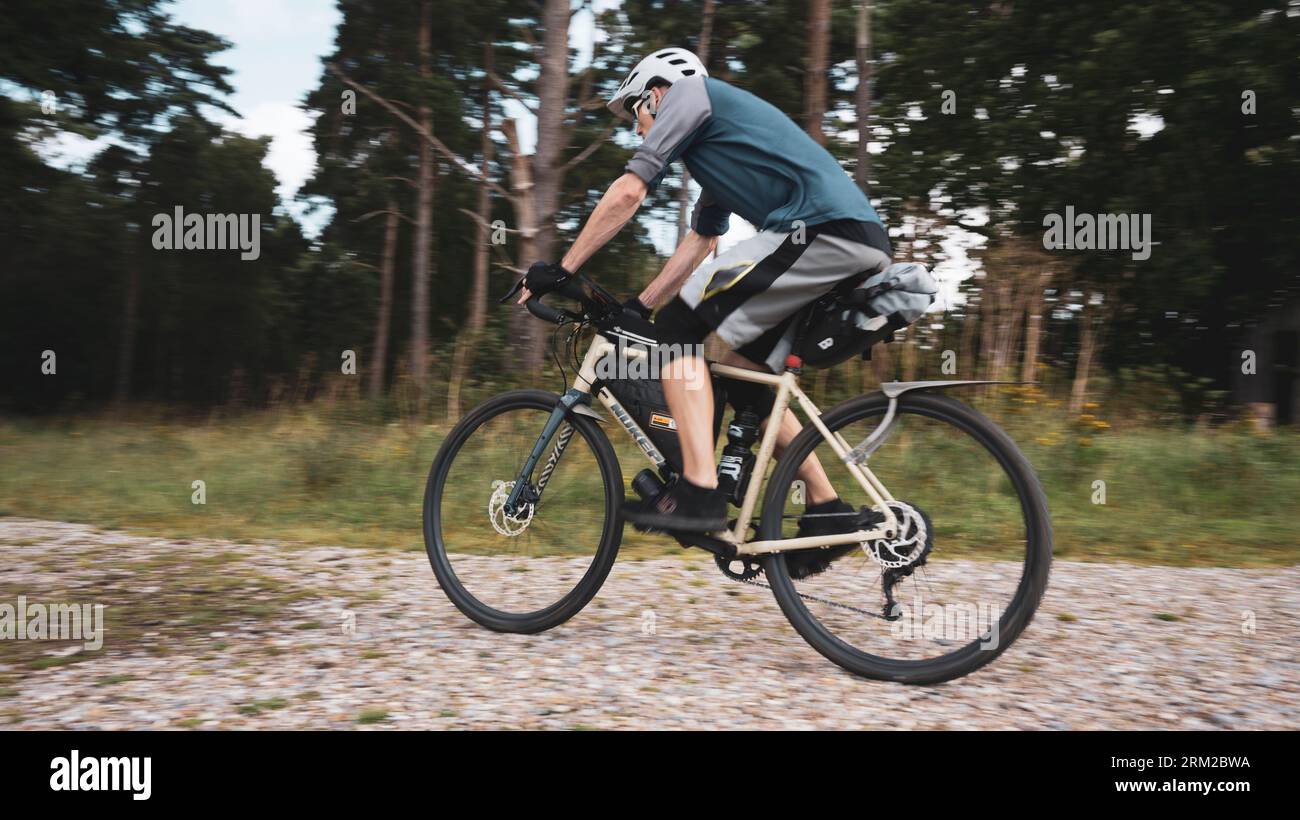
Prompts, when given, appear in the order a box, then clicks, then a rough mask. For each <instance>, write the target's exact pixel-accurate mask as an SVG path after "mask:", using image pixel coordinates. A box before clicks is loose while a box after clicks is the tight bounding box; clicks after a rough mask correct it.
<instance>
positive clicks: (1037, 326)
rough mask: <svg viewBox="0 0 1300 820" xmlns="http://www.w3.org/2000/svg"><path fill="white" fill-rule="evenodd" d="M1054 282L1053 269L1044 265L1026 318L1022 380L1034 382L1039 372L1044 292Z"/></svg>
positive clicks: (1036, 280) (1030, 298)
mask: <svg viewBox="0 0 1300 820" xmlns="http://www.w3.org/2000/svg"><path fill="white" fill-rule="evenodd" d="M1051 281H1052V269H1051V267H1049V266H1048V265H1044V266H1043V268H1042V270H1041V271H1040V272H1039V274H1038V276H1037V277H1036V278H1035V285H1034V291H1033V293H1031V294H1030V295H1029V309H1028V311H1027V314H1028V315H1027V316H1026V317H1025V359H1024V365H1023V367H1022V368H1021V376H1020V378H1021V379H1023V380H1024V381H1027V382H1032V381H1033V380H1034V377H1035V376H1036V375H1037V370H1038V346H1039V342H1040V340H1041V338H1042V335H1043V298H1044V294H1043V291H1045V290H1046V289H1047V286H1048V284H1050V283H1051Z"/></svg>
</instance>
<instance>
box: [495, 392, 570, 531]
mask: <svg viewBox="0 0 1300 820" xmlns="http://www.w3.org/2000/svg"><path fill="white" fill-rule="evenodd" d="M589 401H591V396H590V395H589V394H587V393H583V392H581V391H579V390H574V389H572V388H570V389H569V390H566V391H565V393H564V395H563V396H560V400H559V402H557V403H556V405H555V409H553V410H552V411H551V415H550V417H549V418H547V419H546V424H545V425H544V426H543V427H542V432H541V434H540V435H539V436H538V437H537V442H536V443H535V444H533V449H532V451H531V452H530V453H529V454H528V458H527V460H526V461H524V466H523V467H522V468H521V469H520V470H519V475H518V477H516V478H515V485H514V487H512V488H511V490H510V496H509V497H508V498H507V499H506V503H505V507H504V510H505V513H506V515H509V516H515V515H518V514H519V510H520V507H521V506H523V507H526V506H527V505H529V504H532V505H536V504H537V503H538V502H540V501H541V500H542V491H543V490H545V489H546V484H547V482H549V481H550V480H551V473H553V472H554V471H555V465H557V464H559V462H560V456H561V455H563V454H564V449H565V448H566V447H568V446H569V441H570V440H571V439H572V438H573V434H574V432H575V431H574V427H573V425H572V424H566V425H565V426H564V429H562V430H560V425H561V424H563V423H564V418H565V416H567V415H568V414H569V413H570V412H571V411H572V409H573V407H574V405H577V404H581V403H584V402H589ZM556 430H560V434H559V436H558V437H557V438H556V439H555V446H554V447H552V448H551V454H550V455H549V456H548V457H547V459H546V463H545V464H544V465H543V466H542V474H541V476H539V477H538V479H537V486H536V487H535V488H533V487H532V486H531V484H530V483H529V480H528V479H529V478H530V477H531V476H532V474H533V469H534V468H535V467H536V466H537V463H538V462H539V461H541V460H542V454H543V453H544V452H546V444H547V442H549V441H550V440H551V438H552V437H553V436H555V431H556ZM521 501H522V504H521V503H520V502H521Z"/></svg>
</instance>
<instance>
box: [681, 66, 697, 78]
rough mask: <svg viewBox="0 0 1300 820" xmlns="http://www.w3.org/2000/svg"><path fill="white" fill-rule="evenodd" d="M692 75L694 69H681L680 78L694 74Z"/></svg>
mask: <svg viewBox="0 0 1300 820" xmlns="http://www.w3.org/2000/svg"><path fill="white" fill-rule="evenodd" d="M694 73H695V69H693V68H683V69H682V76H684V77H689V76H691V75H692V74H694Z"/></svg>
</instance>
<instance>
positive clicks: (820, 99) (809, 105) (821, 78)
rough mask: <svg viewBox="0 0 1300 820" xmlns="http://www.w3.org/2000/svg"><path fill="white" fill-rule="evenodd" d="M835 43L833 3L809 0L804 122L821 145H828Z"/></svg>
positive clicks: (805, 127)
mask: <svg viewBox="0 0 1300 820" xmlns="http://www.w3.org/2000/svg"><path fill="white" fill-rule="evenodd" d="M830 44H831V2H830V0H808V66H807V71H806V73H805V74H804V91H803V121H804V129H805V130H806V131H807V132H808V135H809V136H810V137H812V138H813V139H815V140H816V141H817V144H818V145H825V144H826V133H825V131H823V130H822V120H823V119H824V118H825V116H826V59H827V55H828V54H829V52H830Z"/></svg>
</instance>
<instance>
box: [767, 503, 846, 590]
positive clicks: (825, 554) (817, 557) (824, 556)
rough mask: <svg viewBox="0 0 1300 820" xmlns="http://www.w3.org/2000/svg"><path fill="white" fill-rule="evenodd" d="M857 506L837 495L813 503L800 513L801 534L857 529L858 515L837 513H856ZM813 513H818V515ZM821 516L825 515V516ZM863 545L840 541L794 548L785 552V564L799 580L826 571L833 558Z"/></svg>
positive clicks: (828, 533)
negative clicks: (825, 545) (830, 544)
mask: <svg viewBox="0 0 1300 820" xmlns="http://www.w3.org/2000/svg"><path fill="white" fill-rule="evenodd" d="M854 512H856V510H854V509H853V507H851V506H849V505H848V504H846V503H844V501H842V500H840V499H838V498H837V499H835V500H834V501H827V502H824V503H822V504H813V505H812V506H810V507H807V508H806V509H805V510H804V514H803V515H801V516H799V535H798V537H799V538H804V537H806V536H813V535H840V534H843V533H846V532H853V531H854V530H857V529H858V516H857V515H835V513H854ZM811 516H818V517H816V518H814V517H811ZM820 516H826V517H825V518H822V517H820ZM857 549H860V547H859V545H857V544H837V545H836V546H833V547H808V548H805V549H801V550H791V551H790V552H787V553H786V554H785V566H786V569H787V570H788V571H789V573H790V577H791V578H794V579H795V580H796V581H797V580H800V579H802V578H807V577H809V576H811V575H816V574H817V573H819V572H825V571H826V569H827V568H828V567H830V565H831V562H832V561H834V560H835V559H837V558H843V557H844V556H845V555H848V554H849V553H851V552H853V551H854V550H857Z"/></svg>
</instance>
